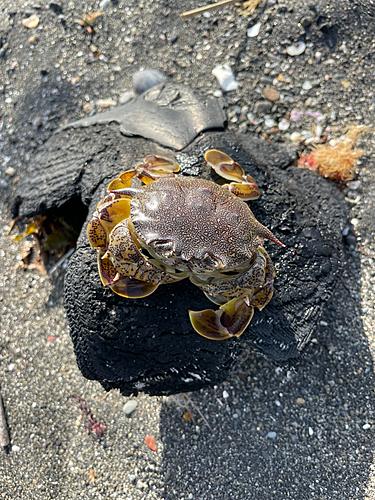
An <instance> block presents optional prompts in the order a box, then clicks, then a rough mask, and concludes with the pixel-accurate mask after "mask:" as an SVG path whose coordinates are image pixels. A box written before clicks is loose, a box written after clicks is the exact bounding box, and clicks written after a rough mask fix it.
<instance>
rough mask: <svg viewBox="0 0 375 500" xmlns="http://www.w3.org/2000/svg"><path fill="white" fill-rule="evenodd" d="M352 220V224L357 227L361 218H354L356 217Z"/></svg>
mask: <svg viewBox="0 0 375 500" xmlns="http://www.w3.org/2000/svg"><path fill="white" fill-rule="evenodd" d="M350 222H351V224H352V226H354V227H355V226H358V224H359V219H356V218H354V219H352V220H351V221H350Z"/></svg>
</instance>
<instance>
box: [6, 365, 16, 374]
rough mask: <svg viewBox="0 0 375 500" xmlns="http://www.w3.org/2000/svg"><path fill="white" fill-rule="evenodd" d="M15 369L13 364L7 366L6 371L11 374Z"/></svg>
mask: <svg viewBox="0 0 375 500" xmlns="http://www.w3.org/2000/svg"><path fill="white" fill-rule="evenodd" d="M15 368H16V365H15V364H14V363H10V365H8V371H10V372H13V371H14V369H15Z"/></svg>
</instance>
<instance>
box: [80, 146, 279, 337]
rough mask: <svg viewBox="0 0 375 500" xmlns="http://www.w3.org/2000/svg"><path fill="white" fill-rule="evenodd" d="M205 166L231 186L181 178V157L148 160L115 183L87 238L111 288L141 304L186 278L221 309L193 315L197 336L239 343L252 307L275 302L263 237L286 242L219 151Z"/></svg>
mask: <svg viewBox="0 0 375 500" xmlns="http://www.w3.org/2000/svg"><path fill="white" fill-rule="evenodd" d="M205 159H206V161H207V163H208V164H209V165H210V166H211V167H212V168H213V169H214V170H215V171H216V173H218V174H219V175H220V176H221V177H223V178H224V179H226V180H229V181H231V182H230V183H228V184H224V185H223V186H220V185H218V184H216V183H214V182H211V181H207V180H203V179H197V178H193V177H187V176H182V175H176V174H177V172H178V171H179V169H180V167H179V165H178V163H177V162H176V161H175V160H174V159H171V158H167V157H164V156H158V155H149V156H146V158H144V160H143V162H142V163H139V164H138V165H136V166H135V167H134V168H132V169H130V170H127V171H126V172H124V173H122V174H121V175H120V176H119V177H118V178H117V179H114V180H113V181H112V182H111V183H110V184H109V186H108V188H107V191H108V194H107V196H106V197H105V198H104V199H102V200H101V201H100V202H99V204H98V206H97V208H96V211H95V213H94V214H93V216H92V218H91V219H90V221H89V223H88V227H87V235H88V240H89V242H90V245H91V247H92V248H94V249H95V250H96V251H97V262H98V269H99V275H100V279H101V281H102V283H103V285H104V286H108V287H109V288H110V289H111V290H112V291H113V292H115V293H116V294H118V295H121V296H122V297H126V298H129V299H135V298H142V297H146V296H148V295H150V294H152V293H153V292H154V291H155V290H156V289H157V288H158V287H159V286H161V285H164V284H169V283H174V282H176V281H179V280H182V279H186V278H188V279H189V280H190V281H191V282H192V283H193V284H194V285H196V286H197V287H198V288H200V289H201V290H202V291H203V292H204V294H205V295H206V297H207V298H208V299H209V300H210V301H211V302H213V303H214V304H216V305H217V306H219V307H218V308H217V309H216V310H213V309H205V310H203V311H189V315H190V321H191V324H192V326H193V328H194V330H195V331H196V332H198V333H199V334H200V335H202V336H203V337H206V338H208V339H211V340H225V339H229V338H232V337H239V336H240V335H241V334H242V333H243V332H244V331H245V329H246V328H247V326H248V325H249V323H250V321H251V319H252V317H253V314H254V308H255V307H256V308H258V309H260V310H261V309H263V308H264V307H265V306H266V305H267V304H268V302H269V301H270V300H271V297H272V294H273V283H274V278H275V268H274V265H273V264H272V261H271V259H270V257H269V255H268V253H267V252H266V250H265V248H264V247H263V244H262V243H263V240H264V239H268V240H270V241H272V242H274V243H276V244H277V245H281V246H283V244H282V243H281V242H280V241H279V240H278V239H277V238H276V237H275V236H274V235H273V234H272V232H271V231H270V230H269V229H267V228H266V227H264V226H263V225H262V224H260V222H258V221H257V220H256V218H255V217H254V215H253V213H252V212H251V210H250V208H249V206H248V205H247V203H245V201H248V200H254V199H257V198H258V197H259V188H258V186H257V184H256V182H255V180H254V179H253V178H252V177H251V176H250V175H246V174H245V173H244V170H243V169H242V167H241V166H240V165H239V164H238V163H236V162H235V161H233V160H232V159H231V158H230V157H229V156H228V155H226V154H225V153H223V152H221V151H218V150H215V149H211V150H209V151H207V152H206V154H205ZM135 179H138V181H136V180H135ZM139 181H140V182H139Z"/></svg>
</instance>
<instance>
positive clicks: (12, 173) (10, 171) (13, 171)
mask: <svg viewBox="0 0 375 500" xmlns="http://www.w3.org/2000/svg"><path fill="white" fill-rule="evenodd" d="M5 173H6V174H7V175H9V176H10V177H13V175H15V173H16V169H15V168H13V167H8V168H7V169H6V170H5Z"/></svg>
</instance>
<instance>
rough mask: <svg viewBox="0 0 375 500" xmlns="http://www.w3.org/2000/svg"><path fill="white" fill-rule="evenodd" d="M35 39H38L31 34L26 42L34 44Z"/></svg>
mask: <svg viewBox="0 0 375 500" xmlns="http://www.w3.org/2000/svg"><path fill="white" fill-rule="evenodd" d="M37 41H38V40H37V38H36V36H34V35H32V36H31V37H30V38H29V39H28V40H27V43H28V44H29V45H35V44H36V42H37Z"/></svg>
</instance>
